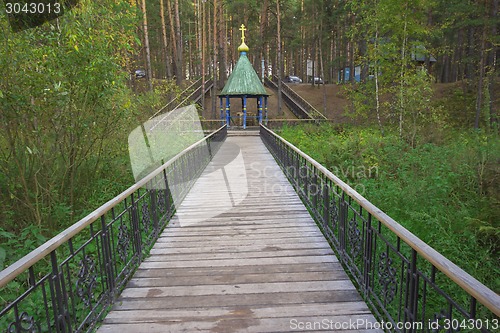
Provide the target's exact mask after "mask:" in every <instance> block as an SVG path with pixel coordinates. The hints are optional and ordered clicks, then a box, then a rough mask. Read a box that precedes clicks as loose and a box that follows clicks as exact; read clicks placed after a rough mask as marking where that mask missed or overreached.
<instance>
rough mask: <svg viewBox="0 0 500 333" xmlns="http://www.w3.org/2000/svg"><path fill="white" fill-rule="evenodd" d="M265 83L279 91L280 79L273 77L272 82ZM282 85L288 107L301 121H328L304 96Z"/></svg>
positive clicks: (266, 80)
mask: <svg viewBox="0 0 500 333" xmlns="http://www.w3.org/2000/svg"><path fill="white" fill-rule="evenodd" d="M264 83H265V84H266V85H267V86H268V87H270V88H272V89H274V90H276V91H277V90H278V77H277V76H276V75H274V76H273V77H272V80H270V79H268V78H265V81H264ZM282 83H283V84H282V85H281V96H282V97H283V100H284V101H285V103H286V105H287V106H288V108H289V109H290V111H292V112H293V114H295V116H297V118H300V119H313V120H315V121H317V120H328V118H327V117H326V116H325V115H324V114H322V113H321V112H319V111H318V110H317V109H316V108H315V107H314V106H312V105H311V104H309V102H307V101H306V100H305V99H304V98H302V96H300V95H299V94H297V93H296V92H295V91H293V89H292V88H290V87H289V86H288V85H287V84H286V83H285V82H284V81H282Z"/></svg>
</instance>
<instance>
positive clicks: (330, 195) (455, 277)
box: [260, 126, 500, 332]
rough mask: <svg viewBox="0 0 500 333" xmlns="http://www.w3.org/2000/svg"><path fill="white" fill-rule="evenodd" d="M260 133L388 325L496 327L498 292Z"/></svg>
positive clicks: (407, 328) (398, 328)
mask: <svg viewBox="0 0 500 333" xmlns="http://www.w3.org/2000/svg"><path fill="white" fill-rule="evenodd" d="M260 134H261V138H262V140H263V142H264V143H265V145H266V146H267V148H268V149H269V151H270V152H271V153H272V154H273V156H274V157H275V159H276V161H277V162H278V164H279V165H280V167H281V168H282V170H283V171H284V173H285V174H286V176H287V177H288V179H289V181H290V183H291V184H292V185H293V187H294V188H295V190H296V191H297V193H298V195H299V196H300V198H301V199H302V201H303V202H304V204H305V205H306V206H307V208H308V210H309V211H310V213H311V215H312V216H313V218H314V219H315V220H316V222H317V224H318V225H319V227H320V228H321V230H322V232H323V234H324V235H325V237H326V238H327V239H328V241H329V242H330V244H331V245H332V247H333V249H334V250H335V251H336V253H337V256H338V258H339V260H340V262H341V263H342V264H343V266H344V267H345V268H346V271H347V272H348V274H349V275H350V277H351V280H352V281H353V282H354V284H355V285H356V286H357V288H358V290H359V291H360V293H361V295H362V296H363V298H364V299H365V300H366V302H367V303H368V304H369V305H370V307H371V309H372V311H373V312H374V314H375V315H376V316H377V318H378V320H379V323H382V322H383V323H385V326H384V327H383V328H384V329H385V330H386V331H390V332H392V331H394V332H458V331H460V332H498V331H499V330H500V322H499V321H498V316H499V314H500V296H498V295H497V294H496V293H495V292H493V291H492V290H490V289H488V288H487V287H486V286H484V285H483V284H481V283H480V282H479V281H477V280H476V279H475V278H473V277H472V276H471V275H469V274H468V273H466V272H465V271H463V270H462V269H460V268H459V267H458V266H457V265H455V264H454V263H452V262H451V261H449V260H448V259H446V258H445V257H443V256H442V255H441V254H440V253H438V252H437V251H435V250H434V249H432V248H431V247H430V246H429V245H427V244H426V243H424V242H423V241H422V240H420V239H419V238H417V237H416V236H414V235H413V234H412V233H410V232H409V231H408V230H406V229H405V228H403V227H402V226H401V225H399V224H398V223H397V222H396V221H394V220H393V219H391V218H390V217H389V216H388V215H386V214H385V213H384V212H382V211H381V210H380V209H378V208H377V207H375V206H374V205H373V204H371V203H370V202H369V201H368V200H366V199H365V198H363V197H362V196H361V195H360V194H359V193H357V192H356V191H354V190H353V189H352V188H351V187H349V186H348V185H347V184H345V183H344V182H343V181H341V180H340V179H339V178H337V177H336V176H335V175H333V174H332V173H331V172H330V171H328V170H327V169H326V168H324V167H323V166H321V165H320V164H319V163H317V162H316V161H315V160H313V159H312V158H311V157H309V156H308V155H306V154H304V153H303V152H302V151H300V150H299V149H298V148H296V147H295V146H293V145H292V144H290V143H289V142H287V141H286V140H284V139H283V138H281V137H280V136H278V135H276V134H275V133H274V132H272V131H271V130H269V129H267V128H266V127H264V126H261V127H260Z"/></svg>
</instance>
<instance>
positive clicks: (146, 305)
mask: <svg viewBox="0 0 500 333" xmlns="http://www.w3.org/2000/svg"><path fill="white" fill-rule="evenodd" d="M357 301H361V297H360V296H359V293H358V292H357V291H356V290H354V289H352V290H337V291H335V292H324V291H310V292H307V293H303V292H296V291H293V290H290V291H288V292H280V293H272V294H246V295H244V296H242V295H205V296H203V295H197V296H178V297H174V296H167V297H154V298H126V299H124V298H120V299H119V300H118V302H116V303H115V305H114V306H113V309H114V310H115V311H121V310H133V309H181V308H196V307H221V306H249V307H253V306H262V305H267V306H280V305H284V304H309V305H311V306H314V305H316V304H318V303H336V302H357Z"/></svg>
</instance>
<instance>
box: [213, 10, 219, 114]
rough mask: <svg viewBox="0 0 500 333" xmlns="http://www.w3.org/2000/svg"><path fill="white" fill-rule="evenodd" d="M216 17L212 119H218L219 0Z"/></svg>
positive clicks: (215, 12) (215, 11)
mask: <svg viewBox="0 0 500 333" xmlns="http://www.w3.org/2000/svg"><path fill="white" fill-rule="evenodd" d="M213 14H214V19H213V22H214V31H213V44H212V47H213V56H214V58H213V65H212V67H213V75H212V79H213V85H212V119H216V118H217V110H216V109H217V98H216V96H217V81H218V80H217V74H218V73H217V72H218V70H217V56H218V52H217V51H218V46H217V43H218V40H219V39H218V30H217V15H218V4H217V0H214V13H213Z"/></svg>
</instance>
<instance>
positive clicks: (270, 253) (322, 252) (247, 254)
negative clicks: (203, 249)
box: [144, 248, 333, 262]
mask: <svg viewBox="0 0 500 333" xmlns="http://www.w3.org/2000/svg"><path fill="white" fill-rule="evenodd" d="M330 255H333V251H332V249H301V250H273V249H272V248H270V249H268V250H266V251H258V252H252V251H243V252H239V251H238V252H233V253H228V252H226V253H213V252H212V253H189V254H156V255H154V256H151V257H149V258H146V259H144V261H145V262H159V261H179V260H184V261H188V260H212V259H239V260H244V259H250V258H252V259H253V258H276V257H298V256H301V257H302V256H330Z"/></svg>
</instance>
